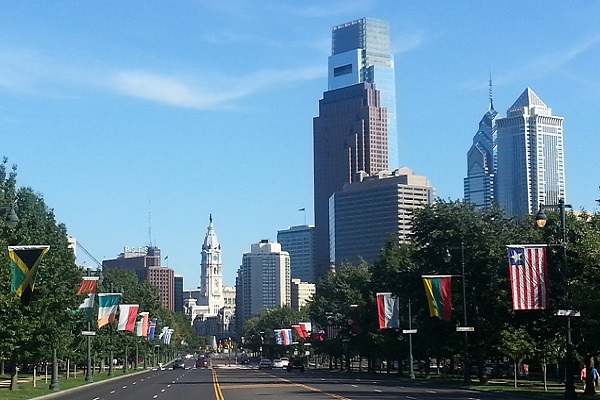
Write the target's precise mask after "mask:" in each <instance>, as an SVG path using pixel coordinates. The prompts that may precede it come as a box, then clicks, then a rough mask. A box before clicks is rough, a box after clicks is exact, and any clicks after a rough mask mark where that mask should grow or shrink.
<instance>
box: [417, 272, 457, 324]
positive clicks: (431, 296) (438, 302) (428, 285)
mask: <svg viewBox="0 0 600 400" xmlns="http://www.w3.org/2000/svg"><path fill="white" fill-rule="evenodd" d="M422 278H423V286H424V287H425V294H426V295H427V303H428V304H429V315H430V316H431V317H438V318H439V319H441V320H442V321H451V320H452V291H451V283H452V277H450V276H448V275H439V276H435V275H433V276H432V275H428V276H423V277H422Z"/></svg>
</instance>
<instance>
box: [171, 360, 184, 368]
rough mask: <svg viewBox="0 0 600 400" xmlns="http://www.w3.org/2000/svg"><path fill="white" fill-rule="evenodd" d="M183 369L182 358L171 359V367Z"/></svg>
mask: <svg viewBox="0 0 600 400" xmlns="http://www.w3.org/2000/svg"><path fill="white" fill-rule="evenodd" d="M178 368H180V369H185V361H183V360H175V361H173V369H178Z"/></svg>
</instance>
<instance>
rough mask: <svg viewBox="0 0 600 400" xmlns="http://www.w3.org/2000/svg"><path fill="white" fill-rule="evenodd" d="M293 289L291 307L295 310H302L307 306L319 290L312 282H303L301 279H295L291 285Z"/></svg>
mask: <svg viewBox="0 0 600 400" xmlns="http://www.w3.org/2000/svg"><path fill="white" fill-rule="evenodd" d="M290 289H291V308H292V310H294V311H300V309H301V308H303V307H305V306H306V305H307V304H308V303H309V302H310V301H311V300H312V298H313V296H314V295H315V293H316V292H317V288H316V285H315V284H314V283H310V282H302V281H301V280H300V279H293V278H292V282H291V285H290Z"/></svg>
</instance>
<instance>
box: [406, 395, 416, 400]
mask: <svg viewBox="0 0 600 400" xmlns="http://www.w3.org/2000/svg"><path fill="white" fill-rule="evenodd" d="M406 398H407V399H413V400H416V399H417V398H416V397H412V396H406Z"/></svg>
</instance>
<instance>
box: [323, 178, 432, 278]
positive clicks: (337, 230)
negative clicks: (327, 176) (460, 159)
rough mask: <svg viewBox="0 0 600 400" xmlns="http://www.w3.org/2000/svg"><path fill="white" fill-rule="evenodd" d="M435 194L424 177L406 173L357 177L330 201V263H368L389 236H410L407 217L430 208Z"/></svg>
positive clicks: (401, 238)
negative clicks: (418, 209)
mask: <svg viewBox="0 0 600 400" xmlns="http://www.w3.org/2000/svg"><path fill="white" fill-rule="evenodd" d="M434 199H435V189H434V188H433V187H432V186H431V185H430V183H429V180H428V179H427V178H426V177H424V176H418V175H416V174H415V173H414V172H413V171H411V170H410V169H409V168H400V169H397V170H395V171H393V172H391V173H390V172H387V171H382V172H380V173H378V174H375V175H372V176H369V175H367V174H365V173H359V174H357V179H356V181H355V182H354V183H351V184H347V185H344V187H343V188H342V190H339V191H337V192H335V193H334V194H333V195H332V196H331V198H330V208H329V214H330V216H331V220H330V223H329V229H330V248H331V256H330V258H331V260H332V261H333V263H334V264H335V265H336V266H339V265H340V264H341V263H350V264H354V265H358V264H360V262H361V261H362V260H364V261H366V262H368V263H374V262H375V261H376V260H377V258H378V257H379V255H380V253H381V249H382V248H383V247H384V246H385V244H386V242H387V240H389V238H390V237H391V236H392V235H393V236H394V237H397V238H398V241H399V242H403V241H408V240H409V238H410V236H411V234H412V212H413V210H414V209H417V208H423V207H425V206H427V205H430V204H432V203H433V201H434Z"/></svg>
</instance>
